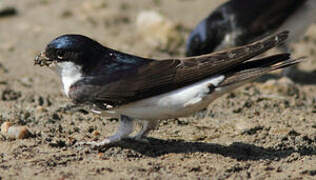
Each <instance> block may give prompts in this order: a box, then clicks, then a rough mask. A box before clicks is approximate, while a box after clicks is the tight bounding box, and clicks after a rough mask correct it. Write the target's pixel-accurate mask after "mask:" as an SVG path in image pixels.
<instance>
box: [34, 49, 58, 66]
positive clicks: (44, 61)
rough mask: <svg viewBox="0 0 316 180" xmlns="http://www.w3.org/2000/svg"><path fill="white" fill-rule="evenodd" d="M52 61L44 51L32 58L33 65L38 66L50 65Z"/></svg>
mask: <svg viewBox="0 0 316 180" xmlns="http://www.w3.org/2000/svg"><path fill="white" fill-rule="evenodd" d="M53 62H54V61H53V60H51V59H49V58H48V57H46V55H45V52H41V53H40V54H39V55H38V56H36V57H35V59H34V65H39V66H48V67H49V66H50V65H51V64H52V63H53Z"/></svg>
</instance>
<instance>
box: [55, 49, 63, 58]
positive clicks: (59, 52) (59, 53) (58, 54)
mask: <svg viewBox="0 0 316 180" xmlns="http://www.w3.org/2000/svg"><path fill="white" fill-rule="evenodd" d="M64 55H65V52H64V51H61V50H59V51H57V58H58V59H63V58H64Z"/></svg>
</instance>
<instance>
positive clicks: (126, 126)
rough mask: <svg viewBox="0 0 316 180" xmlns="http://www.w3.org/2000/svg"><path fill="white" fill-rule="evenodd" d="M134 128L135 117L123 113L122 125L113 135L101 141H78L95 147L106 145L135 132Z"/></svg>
mask: <svg viewBox="0 0 316 180" xmlns="http://www.w3.org/2000/svg"><path fill="white" fill-rule="evenodd" d="M133 129H134V123H133V119H131V118H129V117H127V116H124V115H121V117H120V125H119V127H118V130H117V131H116V133H115V134H114V135H113V136H110V137H107V138H105V139H104V140H103V141H100V142H96V141H92V142H81V143H78V145H91V146H93V147H94V148H99V147H103V146H105V145H108V144H111V143H115V142H118V141H120V140H122V139H124V138H126V137H127V136H128V135H129V134H131V133H132V132H133Z"/></svg>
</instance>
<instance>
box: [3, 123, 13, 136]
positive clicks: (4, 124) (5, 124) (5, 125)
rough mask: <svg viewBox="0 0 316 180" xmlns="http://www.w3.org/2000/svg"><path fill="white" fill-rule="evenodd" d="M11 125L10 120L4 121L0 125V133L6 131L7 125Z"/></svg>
mask: <svg viewBox="0 0 316 180" xmlns="http://www.w3.org/2000/svg"><path fill="white" fill-rule="evenodd" d="M11 126H12V123H10V122H4V123H3V124H2V125H1V133H2V134H6V133H8V129H9V127H11Z"/></svg>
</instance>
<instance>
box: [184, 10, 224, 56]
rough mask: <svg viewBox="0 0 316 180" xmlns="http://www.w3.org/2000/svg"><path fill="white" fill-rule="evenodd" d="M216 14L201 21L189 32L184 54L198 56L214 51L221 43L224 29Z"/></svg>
mask: <svg viewBox="0 0 316 180" xmlns="http://www.w3.org/2000/svg"><path fill="white" fill-rule="evenodd" d="M221 18H222V17H220V16H219V15H217V14H213V15H211V16H210V17H208V18H206V19H204V20H203V21H201V22H200V23H199V24H198V25H197V26H196V28H195V29H194V30H193V31H192V32H191V33H190V35H189V38H188V40H187V43H186V56H199V55H203V54H208V53H211V52H213V51H215V50H216V49H217V48H218V46H219V45H220V44H221V43H222V40H223V34H224V33H225V32H221V31H225V29H223V28H222V26H223V25H222V23H221V21H222V20H221Z"/></svg>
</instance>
